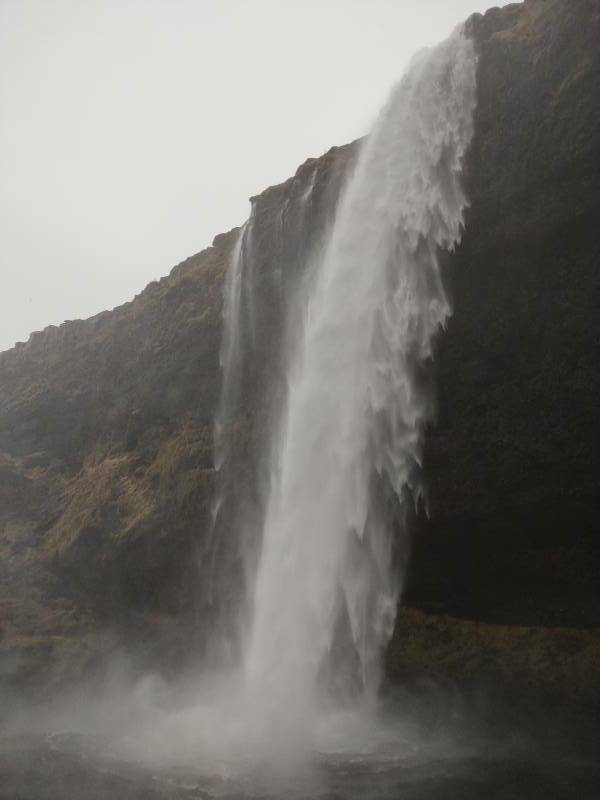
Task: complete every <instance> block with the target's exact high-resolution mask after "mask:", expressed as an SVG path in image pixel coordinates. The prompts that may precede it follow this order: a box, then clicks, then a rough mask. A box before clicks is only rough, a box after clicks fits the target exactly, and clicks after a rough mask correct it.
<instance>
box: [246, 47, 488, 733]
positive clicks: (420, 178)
mask: <svg viewBox="0 0 600 800" xmlns="http://www.w3.org/2000/svg"><path fill="white" fill-rule="evenodd" d="M475 73H476V58H475V53H474V47H473V44H472V43H471V41H470V40H468V39H467V38H465V37H464V35H463V34H462V33H456V34H454V35H453V36H452V37H451V38H450V39H448V40H447V41H446V42H444V43H442V44H441V45H439V46H438V47H436V48H434V49H431V50H428V51H424V52H422V53H420V54H419V55H418V56H417V57H416V58H415V59H414V60H413V62H412V64H411V66H410V68H409V69H408V71H407V73H406V74H405V76H404V77H403V78H402V79H401V81H400V82H399V83H398V84H397V86H396V87H395V88H394V90H393V91H392V94H391V97H390V99H389V101H388V102H387V104H386V105H385V107H384V109H383V110H382V112H381V114H380V116H379V119H378V120H377V122H376V124H375V127H374V129H373V131H372V133H371V135H370V136H369V137H368V139H367V140H366V141H365V143H364V145H363V148H362V152H361V153H360V156H359V159H358V162H357V165H356V167H355V170H354V174H353V175H352V177H351V179H350V180H349V183H348V185H347V187H346V189H345V191H344V192H343V195H342V197H341V199H340V202H339V206H338V210H337V216H336V221H335V225H334V228H333V230H332V233H331V235H330V238H329V241H328V243H327V245H326V247H325V249H324V252H323V254H322V258H321V261H320V264H319V269H318V274H317V276H316V278H315V281H314V285H313V288H312V292H311V297H310V299H309V303H308V307H307V308H306V313H305V319H304V328H303V332H302V335H301V340H300V342H299V343H297V344H296V346H295V348H294V355H293V358H292V359H291V363H290V364H289V366H288V393H287V402H286V406H285V409H284V410H283V412H282V419H281V423H280V425H279V426H278V428H277V440H276V441H275V443H274V446H273V447H272V448H271V450H270V452H271V454H272V455H271V460H272V463H271V473H272V474H271V487H270V496H269V498H268V502H267V505H266V511H265V521H264V529H263V536H262V549H261V552H260V559H259V563H258V571H257V575H256V585H255V591H254V597H253V610H252V619H253V623H252V628H251V631H250V634H249V638H248V641H247V644H246V650H245V659H244V670H245V681H246V688H247V691H248V692H249V694H250V695H251V696H252V697H253V698H255V701H257V702H258V703H259V705H260V707H261V711H262V713H263V714H266V715H269V714H271V715H273V716H277V715H282V716H285V717H286V719H289V718H290V717H291V716H294V715H301V714H307V713H309V710H310V709H311V708H314V707H315V705H316V704H317V703H319V699H318V685H319V680H320V677H321V676H322V675H323V674H327V672H328V668H329V672H330V673H333V674H334V676H335V675H336V674H343V673H347V674H351V675H352V676H353V678H354V680H355V681H359V682H360V684H361V685H362V686H364V687H365V688H366V689H367V690H370V689H371V690H372V689H373V688H374V687H376V684H377V677H378V663H379V655H380V651H381V649H382V647H383V646H384V645H385V643H386V642H387V640H388V638H389V636H390V635H391V632H392V629H393V624H394V618H395V611H396V606H397V601H398V597H399V590H400V586H399V578H398V574H397V573H398V570H397V569H395V567H394V564H393V560H394V559H393V557H392V556H393V546H394V541H395V539H396V538H397V534H398V531H396V534H394V524H393V520H392V519H390V515H389V514H388V513H386V507H385V506H386V498H387V499H389V498H390V497H395V499H396V500H395V502H396V508H395V513H394V515H393V516H394V517H395V518H396V526H397V525H398V524H399V523H398V521H399V520H400V521H401V519H402V513H401V512H402V507H403V506H404V505H405V504H406V503H408V502H414V501H415V498H416V497H418V496H419V494H420V491H421V486H420V476H419V468H420V464H421V451H422V444H423V431H424V427H425V425H426V423H427V422H428V420H430V419H431V415H432V411H433V408H432V399H431V396H430V392H429V391H428V389H427V382H426V381H424V380H423V379H422V373H423V367H424V365H426V364H427V363H428V362H429V361H430V360H431V358H432V347H433V343H434V339H435V336H436V334H437V333H438V331H439V330H440V329H441V328H442V327H443V326H444V324H445V322H446V321H447V319H448V317H449V315H450V313H451V308H450V304H449V301H448V298H447V296H446V293H445V290H444V286H443V283H442V279H441V275H440V265H439V252H440V250H444V249H445V250H448V249H452V248H453V247H454V246H455V245H456V243H457V242H458V241H459V240H460V236H461V230H462V225H463V212H464V209H465V206H466V198H465V195H464V192H463V190H462V188H461V181H460V177H461V169H462V165H463V160H464V156H465V152H466V150H467V147H468V145H469V142H470V139H471V135H472V128H473V111H474V107H475ZM411 497H412V500H411V499H410V498H411ZM340 631H341V632H342V633H340ZM340 637H341V639H342V640H344V642H345V644H344V646H343V647H342V648H341V652H342V653H343V656H342V658H341V662H340V660H339V658H338V660H337V661H335V660H334V657H335V652H336V638H340ZM338 649H339V648H338Z"/></svg>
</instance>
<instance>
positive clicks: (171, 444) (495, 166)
mask: <svg viewBox="0 0 600 800" xmlns="http://www.w3.org/2000/svg"><path fill="white" fill-rule="evenodd" d="M467 27H468V30H469V32H470V34H471V35H472V36H473V37H474V39H475V41H476V43H477V46H478V50H479V65H478V108H477V112H476V126H475V139H474V142H473V145H472V148H471V152H470V154H469V158H468V164H467V170H466V185H467V190H468V194H469V197H470V201H471V208H470V210H469V213H468V218H467V228H466V232H465V236H464V239H463V242H462V244H461V246H460V247H459V248H458V250H457V252H456V253H454V254H453V255H452V256H449V257H448V258H447V265H446V269H447V273H446V274H447V275H448V282H449V286H450V288H451V293H452V296H453V298H454V306H455V309H454V316H453V318H452V320H451V322H450V325H449V327H448V330H447V331H446V332H445V334H444V335H443V336H442V337H441V338H440V341H439V348H438V354H437V365H438V367H437V370H438V373H437V375H438V380H437V382H438V392H439V418H438V422H437V424H436V426H435V427H434V428H433V429H432V430H431V431H430V434H429V438H428V443H427V457H426V474H427V475H428V481H429V487H430V498H429V505H430V515H429V517H428V518H425V517H421V518H419V519H417V520H416V526H415V535H414V540H413V553H412V559H411V568H410V572H409V581H408V585H407V590H406V598H405V600H406V603H407V604H408V605H409V606H411V607H412V608H413V610H411V611H406V612H404V613H403V614H401V615H400V617H399V622H398V626H397V632H396V635H395V638H394V641H393V642H392V645H391V648H390V657H389V659H388V661H389V667H390V670H391V671H401V670H402V669H413V668H415V667H417V666H420V667H423V666H428V665H429V666H433V667H435V668H439V669H444V670H449V671H455V672H459V673H461V672H462V673H464V672H465V671H468V670H469V669H471V670H472V669H474V668H475V667H474V666H473V665H474V664H475V666H477V664H479V665H480V666H481V667H482V668H484V669H492V670H493V669H497V670H499V671H501V672H504V673H506V674H513V673H516V672H520V673H526V674H539V673H540V672H542V671H543V672H546V673H548V674H550V673H551V674H552V675H554V676H555V678H552V680H555V682H557V683H560V684H561V685H565V684H568V683H569V681H571V682H572V681H573V680H574V678H573V675H574V674H575V672H574V670H575V666H574V667H573V669H572V670H571V672H569V667H568V659H566V662H567V663H566V665H565V666H564V668H563V667H562V666H561V667H560V668H557V669H556V670H554V672H552V671H551V670H550V672H549V671H548V670H547V666H548V664H549V663H553V664H556V663H558V662H560V663H561V664H562V663H563V661H564V660H565V659H564V656H565V654H566V655H568V654H569V653H572V652H573V649H574V648H575V650H576V651H577V652H578V653H579V661H578V662H577V667H576V669H577V670H579V672H577V673H576V674H577V675H582V676H586V677H585V680H587V681H589V682H590V685H591V683H592V682H593V680H594V679H596V680H597V676H598V670H599V669H600V667H599V661H600V659H599V657H598V652H599V645H598V642H599V641H600V638H599V637H600V634H599V633H598V632H597V625H598V619H599V618H600V617H599V613H598V612H599V611H600V598H599V593H598V589H597V585H596V584H597V575H598V574H599V569H600V543H599V541H598V537H597V534H596V529H597V524H596V513H597V510H596V509H597V498H598V496H599V488H600V487H599V481H600V478H599V476H600V447H599V446H598V445H599V434H600V422H599V420H598V415H597V408H598V401H599V395H600V371H599V369H598V360H597V347H598V328H597V322H596V309H597V308H598V300H599V295H600V274H599V272H598V263H599V259H600V245H599V243H598V236H597V225H598V223H597V208H598V201H599V200H600V103H599V100H600V53H599V51H598V47H597V43H598V41H600V6H599V5H598V3H597V0H528V2H526V3H524V4H514V5H510V6H506V7H505V8H503V9H492V10H490V11H489V12H487V14H485V15H484V16H481V15H475V16H473V17H471V18H470V19H469V21H468V23H467ZM356 151H357V144H356V143H355V144H354V145H349V146H346V147H342V148H334V149H333V150H331V151H329V152H328V153H327V154H326V155H324V156H323V157H321V158H320V159H310V160H309V161H307V162H306V163H305V164H303V165H302V166H301V167H300V168H299V170H298V171H297V173H296V175H295V176H294V177H293V178H291V179H290V180H289V181H286V182H285V183H284V184H281V185H280V186H276V187H272V188H270V189H268V190H266V191H265V192H263V193H262V194H261V195H259V196H257V197H256V198H253V220H254V222H253V243H252V247H253V258H252V284H251V289H248V291H249V292H251V296H250V295H248V297H247V303H248V308H250V307H252V308H254V309H255V310H256V320H255V322H254V328H253V334H252V337H250V336H248V337H247V340H246V341H245V344H244V347H245V348H246V351H245V354H246V363H247V366H246V369H245V372H244V375H243V378H242V384H243V385H242V387H241V389H242V397H243V398H244V406H243V408H242V410H241V411H240V413H239V419H238V420H237V423H236V429H235V430H236V436H235V439H234V440H233V441H232V442H231V448H232V454H233V456H234V458H232V461H235V463H236V464H237V466H236V468H235V470H234V472H233V473H232V475H231V476H230V480H229V484H228V486H227V487H226V491H229V492H234V493H235V495H236V498H237V499H238V500H240V498H241V499H242V500H243V501H244V502H245V503H246V504H251V503H252V497H251V495H252V487H251V485H250V481H249V480H248V476H249V475H250V474H251V473H253V474H254V473H256V471H258V472H260V469H261V463H260V456H257V442H259V441H260V440H261V437H262V434H263V433H264V430H265V426H266V425H267V424H268V419H269V416H268V398H269V396H270V394H272V393H273V392H277V386H278V381H279V380H280V378H279V376H280V366H281V364H280V352H281V340H282V330H283V324H282V322H283V319H284V318H285V317H286V314H287V313H288V311H289V306H288V302H287V298H288V297H289V295H290V294H291V291H292V287H294V290H296V289H297V284H298V282H299V281H300V280H301V279H302V276H301V271H302V268H303V265H304V264H306V262H307V259H306V258H305V254H306V253H307V252H310V251H311V249H312V248H316V247H318V244H319V242H320V241H321V240H322V237H323V236H324V235H325V233H326V231H327V229H328V227H329V225H330V224H331V221H332V218H333V214H334V212H335V202H336V198H337V197H338V195H339V192H340V189H341V187H342V185H343V181H344V178H345V176H346V175H347V174H348V171H349V169H351V165H352V162H353V159H354V156H355V154H356ZM306 198H309V199H308V201H307V200H306ZM237 235H238V232H237V231H236V230H234V231H231V232H229V233H227V234H223V235H220V236H218V237H216V239H215V241H214V243H213V246H212V247H210V248H208V249H207V250H204V251H203V252H201V253H199V254H198V255H196V256H193V257H192V258H190V259H188V260H187V261H185V262H183V263H182V264H180V265H178V266H177V267H175V268H174V269H173V270H172V272H171V273H170V275H169V276H168V277H166V278H163V279H162V280H161V281H159V282H156V283H153V284H150V285H149V286H148V287H147V288H146V289H145V290H144V291H143V292H142V293H141V294H140V295H138V296H137V297H136V298H135V299H134V300H133V301H132V302H130V303H127V304H125V305H124V306H121V307H120V308H117V309H115V310H114V311H112V312H104V313H103V314H100V315H98V316H96V317H93V318H92V319H89V320H86V321H74V322H69V323H65V324H64V325H62V326H60V327H52V328H49V329H46V330H45V331H43V332H41V333H36V334H33V335H32V336H31V338H30V340H29V341H28V342H27V343H25V344H20V345H18V346H17V347H16V348H14V349H13V350H11V351H8V352H6V353H3V354H0V655H1V661H0V663H1V670H2V677H3V678H4V681H5V683H6V684H7V685H9V686H10V685H14V683H15V682H19V683H22V682H23V681H24V680H25V681H28V680H30V681H31V682H32V683H35V682H36V681H37V680H38V679H39V676H40V675H41V674H42V673H43V674H44V680H47V679H48V678H50V679H51V680H54V679H55V680H59V679H62V678H63V677H64V676H65V675H69V676H72V675H74V674H77V673H78V672H81V671H84V670H85V669H86V668H87V667H88V666H89V665H90V664H91V663H95V662H96V661H97V660H98V657H99V654H102V653H103V652H106V651H108V652H110V651H111V650H112V649H113V648H114V647H117V646H121V645H122V644H123V642H125V641H127V642H128V643H129V644H130V645H131V650H132V651H135V652H137V653H138V654H140V653H141V654H142V655H141V656H140V657H142V658H145V659H148V660H154V659H156V658H157V657H158V654H159V653H160V658H161V663H162V666H163V667H164V668H165V669H169V668H171V667H172V668H175V667H176V665H177V664H178V662H179V661H180V660H181V658H182V656H183V655H185V654H186V652H188V651H189V650H190V649H192V650H193V649H194V648H197V649H202V648H203V646H204V637H203V635H202V632H203V630H204V629H205V628H206V627H208V626H209V625H212V624H214V622H215V619H216V615H217V614H218V613H220V612H217V611H216V610H215V608H214V606H215V601H214V595H215V584H218V582H219V580H220V578H219V576H220V575H222V576H223V581H222V584H221V585H219V591H220V594H221V599H223V594H225V599H224V604H225V605H227V602H228V600H227V596H226V595H227V591H230V590H231V586H232V584H233V583H235V581H234V580H233V577H235V578H236V580H237V579H240V578H241V577H242V567H241V564H240V563H238V562H239V553H240V546H242V547H243V546H244V542H241V543H240V541H238V540H237V539H236V538H235V537H234V535H233V533H231V535H228V533H230V532H231V531H233V530H234V523H235V520H234V519H228V518H227V517H226V516H225V517H224V518H222V519H221V520H220V522H219V525H217V531H216V534H215V531H213V526H212V522H211V509H212V503H213V498H214V492H215V485H216V472H215V468H214V463H213V448H212V430H213V419H214V414H215V410H216V406H217V402H218V394H219V386H220V371H219V347H220V338H221V315H222V302H223V301H222V298H223V282H224V276H225V272H226V269H227V265H228V262H229V258H230V255H231V252H232V249H233V247H234V244H235V242H236V239H237ZM250 538H251V537H250ZM248 546H251V542H250V544H248ZM225 578H227V580H225ZM231 602H233V598H231ZM414 609H420V610H414ZM461 618H462V619H461ZM499 625H501V626H502V627H501V628H500V627H498V626H499ZM190 631H194V635H193V636H192V637H191V638H190V636H189V632H190ZM435 631H438V634H439V635H438V634H436V635H435V636H434V632H435ZM500 631H502V633H500ZM432 636H434V639H435V641H436V650H435V653H434V654H433V655H430V656H429V657H428V656H427V653H428V652H429V653H431V652H432V648H431V642H430V640H431V637H432ZM165 642H168V645H169V646H168V648H167V647H165ZM190 642H191V644H190ZM404 642H408V643H410V644H409V645H407V646H406V647H405V646H404ZM540 643H541V644H540ZM165 652H168V654H169V656H168V658H167V657H166V656H164V653H165ZM428 658H429V662H428ZM473 659H475V660H473ZM478 659H479V661H478ZM561 659H562V660H561ZM579 662H581V663H579ZM468 664H471V667H468V668H467V666H466V665H468ZM577 680H579V679H577ZM581 680H582V681H583V682H585V680H584V678H582V679H581Z"/></svg>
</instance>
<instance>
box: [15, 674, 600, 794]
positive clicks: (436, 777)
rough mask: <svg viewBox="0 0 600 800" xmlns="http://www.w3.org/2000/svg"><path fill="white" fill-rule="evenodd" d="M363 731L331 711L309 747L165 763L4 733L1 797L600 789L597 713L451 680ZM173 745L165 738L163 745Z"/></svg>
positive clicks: (104, 741)
mask: <svg viewBox="0 0 600 800" xmlns="http://www.w3.org/2000/svg"><path fill="white" fill-rule="evenodd" d="M381 709H384V710H381V711H380V713H379V714H378V717H377V720H372V722H371V726H370V727H369V728H368V729H367V730H363V731H362V732H361V730H360V729H359V727H358V726H357V725H356V718H355V717H354V716H353V712H352V711H345V712H339V713H337V714H336V715H331V716H329V717H328V718H327V721H326V723H325V724H324V726H323V728H322V730H321V732H320V738H319V739H318V740H317V744H316V748H315V750H314V751H313V752H312V753H307V754H304V756H303V757H301V758H297V759H295V758H293V757H292V754H290V757H289V758H286V759H282V758H281V754H278V755H277V756H276V757H274V758H269V754H268V753H263V757H262V758H260V759H256V758H251V757H248V758H247V759H246V760H244V758H243V757H241V758H240V757H238V758H237V759H236V760H233V759H232V760H228V759H227V757H224V758H222V759H214V760H213V762H212V763H208V762H205V763H201V758H199V759H198V760H190V761H189V763H184V762H177V763H174V762H173V763H168V759H164V760H162V761H160V760H158V761H157V760H155V755H154V754H152V756H151V757H149V758H144V754H143V751H140V754H139V756H138V757H137V758H131V757H130V755H129V756H128V757H125V756H124V755H123V753H120V752H119V746H118V745H117V746H115V741H118V740H116V739H115V738H114V737H108V736H106V734H102V735H100V734H95V733H94V732H92V731H91V730H87V731H85V732H82V731H76V730H67V729H62V730H53V731H52V730H51V731H47V732H44V733H40V732H38V733H36V734H28V733H23V732H21V733H18V734H16V733H15V734H5V735H3V736H2V737H1V738H0V800H9V799H10V800H105V798H106V800H108V798H111V799H114V798H116V799H117V800H134V798H135V800H142V799H143V800H163V799H164V800H183V799H184V798H186V799H187V800H195V799H196V798H207V799H208V798H220V799H221V800H229V799H231V800H238V799H239V800H241V799H242V798H244V799H246V800H247V799H248V798H256V800H258V799H259V798H264V799H265V800H267V798H290V799H295V798H297V799H298V800H308V798H323V799H324V800H325V798H327V799H328V800H329V799H331V800H333V799H334V798H335V799H336V800H346V799H347V800H354V798H356V799H357V800H371V798H372V800H375V799H377V800H385V798H390V800H392V798H394V800H395V799H396V798H402V799H403V800H454V799H456V800H480V798H481V800H483V799H484V798H485V800H493V799H497V800H505V799H506V800H509V798H510V799H511V800H515V799H518V800H521V798H522V800H537V798H540V800H541V799H542V798H543V799H544V800H553V799H554V798H556V799H557V800H558V799H559V798H561V799H562V798H565V799H566V798H576V799H577V800H594V799H595V798H598V797H600V760H599V759H598V757H597V755H598V752H597V751H598V742H599V741H600V725H599V723H598V722H597V716H596V715H595V714H594V713H593V712H592V711H591V710H589V709H588V711H587V712H586V711H584V710H582V707H581V706H579V707H577V708H566V707H565V706H564V705H559V706H554V707H552V708H551V707H550V705H549V704H548V703H546V702H544V703H542V704H538V705H536V703H535V702H534V703H531V702H529V700H528V698H527V697H526V696H519V697H516V698H512V699H511V698H510V697H509V696H508V695H506V694H502V695H498V694H497V695H496V696H495V697H494V696H492V695H485V694H479V695H477V694H473V693H472V694H471V695H470V696H468V697H467V696H465V695H464V694H462V693H458V692H457V691H456V690H452V691H449V690H448V687H447V686H440V685H439V684H434V683H432V684H430V685H428V686H426V687H425V690H423V687H422V686H421V687H419V691H418V695H417V693H415V691H414V689H411V690H410V692H408V693H407V692H406V691H401V692H392V693H391V694H390V695H388V696H387V697H386V698H385V702H384V703H382V705H381ZM165 744H167V743H165Z"/></svg>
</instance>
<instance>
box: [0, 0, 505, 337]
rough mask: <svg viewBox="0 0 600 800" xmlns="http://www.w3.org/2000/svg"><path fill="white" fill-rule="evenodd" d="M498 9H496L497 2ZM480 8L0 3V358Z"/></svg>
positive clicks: (131, 270)
mask: <svg viewBox="0 0 600 800" xmlns="http://www.w3.org/2000/svg"><path fill="white" fill-rule="evenodd" d="M501 4H503V3H501ZM489 5H491V3H490V2H489V0H0V153H1V155H0V242H1V245H0V277H1V292H0V350H4V349H6V348H8V347H11V346H12V345H13V344H14V342H15V341H18V340H24V339H26V338H27V337H28V335H29V333H30V332H31V331H33V330H39V329H41V328H43V327H45V326H46V325H49V324H53V323H60V322H62V321H64V320H65V319H75V318H82V317H87V316H90V315H91V314H94V313H96V312H98V311H101V310H102V309H105V308H112V307H114V306H115V305H118V304H119V303H122V302H124V301H125V300H128V299H130V298H131V297H132V296H133V295H134V294H136V293H137V292H139V291H140V290H141V289H142V288H143V287H144V286H145V285H146V284H147V283H148V282H149V281H151V280H154V279H156V278H158V277H160V276H161V275H165V274H166V273H167V272H168V271H169V270H170V268H171V267H172V266H173V265H175V264H176V263H178V262H179V261H182V260H183V259H184V258H186V257H187V256H190V255H192V254H193V253H196V252H198V251H199V250H201V249H203V248H204V247H206V246H207V245H209V244H210V243H211V241H212V239H213V237H214V235H215V234H216V233H220V232H221V231H225V230H229V229H230V228H232V227H233V226H235V225H239V224H240V223H242V222H243V221H244V219H245V218H246V216H247V214H248V197H249V196H250V195H252V194H256V193H258V192H259V191H261V190H262V189H264V188H266V187H267V186H270V185H272V184H274V183H279V182H280V181H282V180H285V179H286V178H287V177H289V176H290V175H292V174H293V173H294V172H295V170H296V168H297V166H298V165H299V164H300V163H302V162H303V161H304V160H305V159H306V158H308V157H309V156H317V155H320V154H321V153H322V152H324V151H325V150H327V149H329V147H331V146H332V145H334V144H343V143H345V142H347V141H350V140H351V139H354V138H356V137H357V136H360V135H362V134H363V133H365V132H367V131H368V129H369V127H370V124H371V122H372V120H373V118H374V116H375V114H376V113H377V109H378V107H379V106H380V105H381V103H382V102H383V100H384V99H385V96H386V94H387V92H388V90H389V88H390V86H391V85H392V84H393V83H394V82H395V80H396V79H397V78H398V77H399V75H400V74H401V72H402V70H403V67H404V66H405V65H406V63H407V61H408V59H409V58H410V56H411V55H412V54H413V53H414V52H415V51H416V50H418V49H420V48H421V47H423V46H426V45H429V44H433V43H435V42H436V41H439V40H440V39H442V38H444V37H445V36H446V35H447V34H448V33H449V32H450V31H451V30H452V28H453V27H454V26H455V24H457V23H458V22H460V21H461V20H463V19H465V18H466V17H467V16H468V15H469V13H471V12H473V11H483V10H485V8H486V7H488V6H489Z"/></svg>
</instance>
